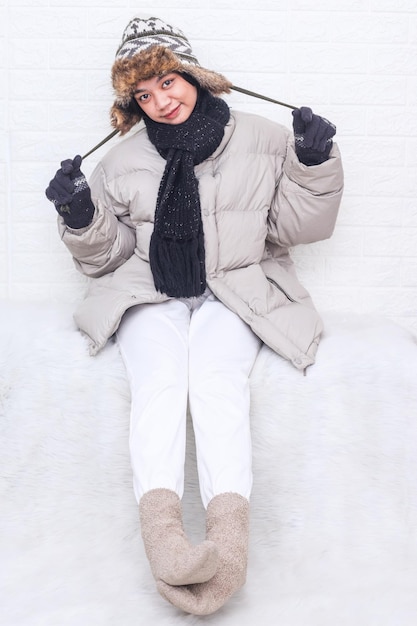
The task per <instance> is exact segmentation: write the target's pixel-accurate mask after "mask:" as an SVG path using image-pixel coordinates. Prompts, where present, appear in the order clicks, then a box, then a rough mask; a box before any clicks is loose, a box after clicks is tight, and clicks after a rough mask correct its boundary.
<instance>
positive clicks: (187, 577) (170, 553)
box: [139, 489, 219, 585]
mask: <svg viewBox="0 0 417 626" xmlns="http://www.w3.org/2000/svg"><path fill="white" fill-rule="evenodd" d="M139 516H140V524H141V532H142V539H143V543H144V546H145V551H146V555H147V557H148V559H149V564H150V566H151V570H152V573H153V575H154V578H155V579H156V580H157V581H164V582H165V583H168V584H169V585H189V584H193V583H203V582H206V581H207V580H210V578H212V577H213V576H214V574H215V572H216V571H217V568H218V565H219V557H218V549H217V546H216V545H215V543H214V542H213V541H203V542H202V543H200V544H198V545H196V546H193V545H192V544H191V543H190V542H189V540H188V539H187V537H186V535H185V532H184V529H183V523H182V509H181V500H180V498H179V496H178V495H177V494H176V493H175V492H174V491H171V490H169V489H152V490H151V491H148V492H147V493H145V494H144V495H143V496H142V498H141V499H140V502H139Z"/></svg>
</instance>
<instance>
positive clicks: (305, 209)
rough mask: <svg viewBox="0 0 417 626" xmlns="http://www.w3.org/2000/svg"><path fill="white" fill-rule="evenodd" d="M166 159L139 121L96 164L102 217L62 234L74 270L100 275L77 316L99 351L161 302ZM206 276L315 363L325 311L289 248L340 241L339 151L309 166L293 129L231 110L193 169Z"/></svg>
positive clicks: (297, 355)
mask: <svg viewBox="0 0 417 626" xmlns="http://www.w3.org/2000/svg"><path fill="white" fill-rule="evenodd" d="M164 167H165V160H164V159H162V157H160V156H159V154H158V153H157V151H156V150H155V148H154V146H153V145H152V144H151V143H150V141H149V139H148V136H147V133H146V130H145V129H144V128H143V127H141V128H140V130H138V132H136V133H134V134H132V135H130V136H129V137H127V138H126V139H125V140H123V141H121V142H120V143H119V144H117V145H116V146H115V147H113V148H112V149H111V150H110V151H109V152H108V153H107V155H106V156H105V157H104V158H103V159H102V161H101V162H100V163H99V164H98V166H97V167H96V168H95V170H94V172H93V174H92V176H91V178H90V181H89V183H90V187H91V191H92V198H93V201H94V204H95V206H96V213H95V216H94V219H93V222H92V224H90V226H88V227H87V228H84V229H81V230H77V231H76V230H72V229H70V228H68V227H67V226H65V224H64V223H63V222H62V221H59V229H60V234H61V236H62V239H63V241H64V242H65V244H66V246H67V247H68V249H69V251H70V252H71V254H72V256H73V258H74V261H75V264H76V267H77V268H78V269H79V271H81V272H82V273H83V274H85V275H87V276H89V277H91V278H92V280H91V281H89V288H88V293H87V295H86V298H85V299H84V301H83V302H82V303H81V304H80V306H79V307H78V309H77V311H76V313H75V320H76V322H77V324H78V326H79V328H80V329H81V331H82V332H83V333H85V334H86V335H87V336H88V337H89V340H90V352H91V354H95V353H97V352H98V351H99V350H100V349H101V348H102V347H103V346H104V345H105V344H106V342H107V340H108V339H109V337H110V336H111V335H112V334H113V333H114V332H115V331H116V330H117V327H118V325H119V322H120V320H121V318H122V316H123V314H124V312H125V311H126V310H127V309H128V308H129V307H131V306H134V305H136V304H140V303H144V302H148V303H157V302H162V301H164V300H166V299H167V296H165V295H164V294H161V293H159V292H157V291H156V290H155V287H154V284H153V279H152V273H151V270H150V266H149V261H148V250H149V242H150V238H151V234H152V230H153V218H154V210H155V205H156V199H157V194H158V187H159V183H160V180H161V177H162V174H163V171H164ZM195 172H196V176H197V178H198V180H199V191H200V202H201V212H202V220H203V228H204V237H205V251H206V269H207V284H208V286H209V288H210V289H211V291H212V292H213V293H214V294H215V295H216V296H217V298H219V300H221V301H222V302H223V303H224V304H225V305H226V306H227V307H229V308H230V309H232V310H233V311H235V312H236V313H237V314H238V315H239V316H240V317H241V318H242V319H243V320H244V321H245V322H247V324H249V325H250V326H251V328H252V329H253V331H254V332H255V333H256V334H257V335H258V336H259V337H260V338H261V339H262V340H263V342H264V343H266V344H267V345H268V346H270V347H271V348H272V349H273V350H274V351H276V352H277V353H278V354H280V355H282V356H283V357H284V358H286V359H288V360H290V361H291V362H292V363H293V365H294V366H295V367H297V368H298V369H305V368H306V367H307V366H308V365H311V364H312V363H313V362H314V358H315V354H316V350H317V346H318V343H319V338H320V335H321V332H322V323H321V319H320V317H319V315H318V313H317V312H316V310H315V308H314V306H313V303H312V301H311V299H310V297H309V294H308V293H307V292H306V290H305V289H304V288H303V287H302V286H301V285H300V283H299V281H298V280H297V277H296V275H295V271H294V267H293V263H292V261H291V259H290V255H289V252H288V249H289V248H291V247H292V246H295V245H297V244H306V243H310V242H314V241H319V240H322V239H326V238H328V237H330V235H331V234H332V232H333V229H334V225H335V221H336V217H337V212H338V208H339V204H340V200H341V195H342V188H343V171H342V165H341V160H340V155H339V151H338V148H337V146H336V145H334V146H333V149H332V153H331V158H330V159H329V160H328V161H326V162H325V163H323V164H321V165H318V166H313V167H306V166H304V165H302V164H301V163H299V161H298V159H297V157H296V154H295V152H294V149H293V139H292V135H291V134H290V132H289V131H288V130H287V129H286V128H285V127H283V126H281V125H279V124H276V123H274V122H272V121H270V120H267V119H265V118H262V117H259V116H256V115H251V114H247V113H242V112H236V111H232V114H231V118H230V121H229V123H228V125H227V126H226V128H225V135H224V138H223V140H222V142H221V144H220V146H219V147H218V148H217V150H216V151H215V153H214V154H213V155H212V156H211V157H210V158H209V159H207V160H206V161H205V162H203V163H201V164H200V165H198V166H197V167H196V168H195Z"/></svg>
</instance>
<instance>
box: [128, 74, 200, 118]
mask: <svg viewBox="0 0 417 626" xmlns="http://www.w3.org/2000/svg"><path fill="white" fill-rule="evenodd" d="M133 96H134V98H135V100H136V102H137V103H138V104H139V106H140V108H141V109H142V110H143V111H144V112H145V113H146V115H147V116H148V117H150V118H151V120H153V121H154V122H159V123H162V124H182V122H185V121H186V120H188V118H189V117H190V115H191V113H192V112H193V110H194V107H195V104H196V102H197V88H196V87H194V85H191V84H190V83H189V82H188V81H186V80H185V79H184V78H183V77H182V76H181V75H180V74H176V73H175V72H172V73H171V74H165V76H154V77H153V78H150V79H149V80H141V81H140V82H139V83H138V84H137V85H136V88H135V91H134V92H133Z"/></svg>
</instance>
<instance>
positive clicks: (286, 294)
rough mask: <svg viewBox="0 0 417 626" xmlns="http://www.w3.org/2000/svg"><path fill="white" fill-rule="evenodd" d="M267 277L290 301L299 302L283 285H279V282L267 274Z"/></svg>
mask: <svg viewBox="0 0 417 626" xmlns="http://www.w3.org/2000/svg"><path fill="white" fill-rule="evenodd" d="M267 279H268V280H269V282H270V283H272V284H273V285H274V287H276V288H277V289H278V290H279V291H280V292H281V293H283V294H284V296H285V297H286V298H287V299H288V300H289V301H290V302H297V301H296V300H294V298H291V296H290V295H289V294H288V293H287V292H286V291H285V289H283V288H282V287H281V285H278V283H277V282H276V281H275V280H274V279H273V278H270V277H269V276H267Z"/></svg>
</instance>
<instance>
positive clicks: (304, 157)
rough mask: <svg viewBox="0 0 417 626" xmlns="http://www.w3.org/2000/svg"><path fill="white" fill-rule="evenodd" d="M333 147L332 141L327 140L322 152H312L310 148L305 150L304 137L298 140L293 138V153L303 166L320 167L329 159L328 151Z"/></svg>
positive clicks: (296, 137)
mask: <svg viewBox="0 0 417 626" xmlns="http://www.w3.org/2000/svg"><path fill="white" fill-rule="evenodd" d="M332 147H333V141H332V140H331V139H328V140H327V142H326V147H325V149H324V151H323V152H320V151H319V150H313V149H312V148H306V147H305V145H304V137H302V136H301V137H300V139H299V138H298V136H297V135H296V136H295V152H296V154H297V157H298V160H299V161H300V162H301V163H303V164H304V165H308V166H311V165H320V164H321V163H324V162H325V161H327V160H328V159H329V155H330V151H331V149H332Z"/></svg>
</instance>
